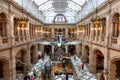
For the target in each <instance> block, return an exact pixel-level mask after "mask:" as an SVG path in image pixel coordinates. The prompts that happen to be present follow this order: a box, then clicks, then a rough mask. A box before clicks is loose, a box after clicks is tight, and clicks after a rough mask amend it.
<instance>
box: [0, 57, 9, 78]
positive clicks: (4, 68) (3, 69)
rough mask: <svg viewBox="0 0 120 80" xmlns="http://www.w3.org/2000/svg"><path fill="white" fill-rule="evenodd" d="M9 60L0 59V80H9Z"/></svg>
mask: <svg viewBox="0 0 120 80" xmlns="http://www.w3.org/2000/svg"><path fill="white" fill-rule="evenodd" d="M9 64H10V63H9V60H7V58H3V57H0V79H1V80H2V79H4V80H9V79H10V71H9V70H10V67H9Z"/></svg>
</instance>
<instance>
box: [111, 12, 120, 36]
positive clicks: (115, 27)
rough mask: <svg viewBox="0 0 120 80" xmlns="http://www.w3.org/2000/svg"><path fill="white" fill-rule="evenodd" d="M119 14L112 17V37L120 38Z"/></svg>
mask: <svg viewBox="0 0 120 80" xmlns="http://www.w3.org/2000/svg"><path fill="white" fill-rule="evenodd" d="M119 16H120V14H119V13H114V15H113V16H112V30H113V31H112V36H113V37H118V35H119Z"/></svg>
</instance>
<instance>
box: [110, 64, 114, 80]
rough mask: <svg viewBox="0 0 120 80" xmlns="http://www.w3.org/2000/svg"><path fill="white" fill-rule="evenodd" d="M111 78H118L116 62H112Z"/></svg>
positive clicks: (111, 79) (112, 79)
mask: <svg viewBox="0 0 120 80" xmlns="http://www.w3.org/2000/svg"><path fill="white" fill-rule="evenodd" d="M110 67H111V68H110V79H109V80H116V65H115V63H111V65H110Z"/></svg>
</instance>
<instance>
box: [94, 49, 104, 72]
mask: <svg viewBox="0 0 120 80" xmlns="http://www.w3.org/2000/svg"><path fill="white" fill-rule="evenodd" d="M95 54H96V72H97V73H99V72H101V71H103V70H104V55H103V54H102V52H101V51H99V50H97V51H96V52H95Z"/></svg>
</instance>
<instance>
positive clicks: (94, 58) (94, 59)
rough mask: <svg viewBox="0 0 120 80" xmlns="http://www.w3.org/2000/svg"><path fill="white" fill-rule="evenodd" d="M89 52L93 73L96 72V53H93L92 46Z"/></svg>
mask: <svg viewBox="0 0 120 80" xmlns="http://www.w3.org/2000/svg"><path fill="white" fill-rule="evenodd" d="M91 45H92V44H91ZM89 52H90V53H89V70H90V72H91V73H96V55H95V53H93V51H92V47H90V50H89Z"/></svg>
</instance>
